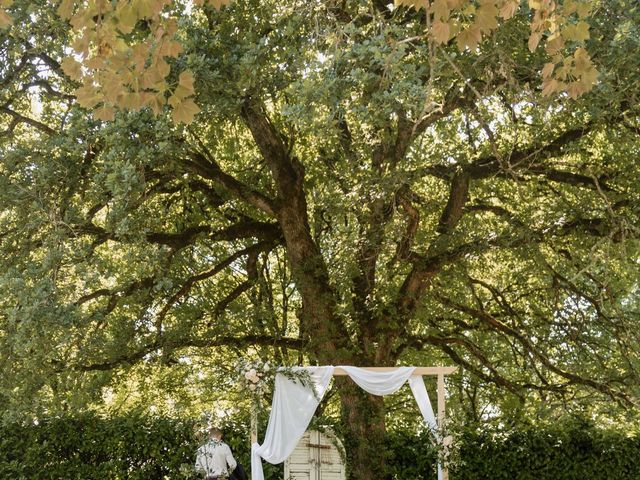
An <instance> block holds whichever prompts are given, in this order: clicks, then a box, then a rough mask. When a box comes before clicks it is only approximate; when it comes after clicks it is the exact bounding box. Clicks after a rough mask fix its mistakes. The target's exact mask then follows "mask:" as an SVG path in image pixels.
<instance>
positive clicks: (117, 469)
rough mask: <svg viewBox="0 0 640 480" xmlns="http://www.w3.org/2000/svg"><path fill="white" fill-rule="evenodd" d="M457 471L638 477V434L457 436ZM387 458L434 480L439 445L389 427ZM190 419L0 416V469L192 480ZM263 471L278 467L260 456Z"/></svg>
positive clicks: (80, 478) (52, 478)
mask: <svg viewBox="0 0 640 480" xmlns="http://www.w3.org/2000/svg"><path fill="white" fill-rule="evenodd" d="M225 432H226V440H227V442H228V443H229V444H230V446H231V447H232V449H233V450H234V454H235V455H236V457H237V458H238V459H239V460H240V462H242V463H243V465H245V467H247V469H248V467H249V465H250V462H249V445H248V442H247V437H248V434H247V426H246V424H243V423H237V424H231V423H230V424H228V425H225ZM457 445H458V450H457V454H456V459H457V462H456V464H454V465H452V466H451V470H450V471H451V478H452V479H454V480H480V479H491V480H502V479H504V480H506V479H509V480H533V479H535V480H601V479H625V480H627V479H640V437H638V436H634V437H626V436H624V435H622V434H620V433H616V432H612V431H607V430H602V429H598V428H596V427H595V426H593V425H590V424H588V423H585V422H577V423H576V422H572V423H562V424H558V425H555V426H553V427H547V428H529V429H525V430H517V431H511V432H478V431H472V430H467V431H465V432H461V433H459V434H458V435H457ZM388 446H389V450H390V452H389V463H390V469H391V474H392V476H393V478H395V479H398V480H401V479H402V480H404V479H407V480H409V479H411V480H414V479H415V480H418V479H420V480H422V479H425V480H426V479H428V480H435V478H436V476H435V472H434V464H435V459H436V453H435V451H434V450H433V448H432V447H431V443H430V441H429V439H428V438H427V436H426V435H414V434H410V433H407V432H391V433H389V439H388ZM197 447H198V440H197V438H196V435H195V423H194V422H193V421H191V420H185V419H169V418H161V417H151V416H146V415H128V416H121V417H113V418H102V417H98V416H96V415H91V414H85V415H78V416H74V417H65V418H55V419H49V420H47V421H43V422H40V423H39V424H37V425H18V424H9V425H0V478H2V479H11V480H21V479H34V478H37V479H39V480H76V479H77V480H92V479H96V480H98V479H100V480H118V479H127V480H143V479H149V480H173V479H183V480H188V479H195V478H198V477H197V476H195V475H194V473H193V468H192V466H193V462H194V456H195V451H196V449H197ZM265 467H266V468H265V474H266V475H265V476H266V478H267V480H276V479H281V478H282V472H283V470H282V466H271V465H265Z"/></svg>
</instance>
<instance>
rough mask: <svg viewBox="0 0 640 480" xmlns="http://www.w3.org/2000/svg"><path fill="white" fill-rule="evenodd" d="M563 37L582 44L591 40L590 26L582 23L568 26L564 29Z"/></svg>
mask: <svg viewBox="0 0 640 480" xmlns="http://www.w3.org/2000/svg"><path fill="white" fill-rule="evenodd" d="M562 36H563V37H564V38H566V39H567V40H572V41H575V42H582V41H584V40H588V39H589V24H588V23H587V22H585V21H580V22H578V23H576V24H572V25H567V26H566V27H564V28H563V29H562Z"/></svg>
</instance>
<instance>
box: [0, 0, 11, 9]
mask: <svg viewBox="0 0 640 480" xmlns="http://www.w3.org/2000/svg"><path fill="white" fill-rule="evenodd" d="M11 5H13V0H0V7H1V8H9V7H10V6H11Z"/></svg>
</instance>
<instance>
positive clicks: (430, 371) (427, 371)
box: [251, 367, 458, 480]
mask: <svg viewBox="0 0 640 480" xmlns="http://www.w3.org/2000/svg"><path fill="white" fill-rule="evenodd" d="M360 368H363V369H364V370H370V371H372V372H392V371H394V370H397V368H398V367H360ZM457 369H458V368H457V367H416V369H415V371H414V372H413V374H414V375H420V376H424V375H430V376H437V377H438V378H437V380H438V392H437V394H438V414H437V415H438V427H442V426H443V425H444V421H445V418H446V415H445V412H446V406H445V401H446V400H445V399H446V397H445V384H444V377H445V375H451V374H452V373H454V372H455V371H456V370H457ZM333 376H334V377H344V376H347V372H346V371H345V370H344V369H342V368H340V367H336V368H335V369H334V371H333ZM443 440H444V439H443ZM257 441H258V415H257V410H255V409H254V411H252V412H251V444H254V443H256V442H257ZM442 479H443V480H449V470H448V469H447V468H446V467H443V469H442Z"/></svg>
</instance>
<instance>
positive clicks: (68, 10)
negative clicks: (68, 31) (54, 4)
mask: <svg viewBox="0 0 640 480" xmlns="http://www.w3.org/2000/svg"><path fill="white" fill-rule="evenodd" d="M74 6H75V2H74V1H73V0H62V1H61V2H60V5H58V10H57V12H58V15H59V16H60V18H63V19H65V20H69V19H70V18H71V16H72V15H73V7H74Z"/></svg>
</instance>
